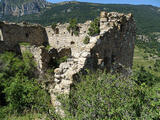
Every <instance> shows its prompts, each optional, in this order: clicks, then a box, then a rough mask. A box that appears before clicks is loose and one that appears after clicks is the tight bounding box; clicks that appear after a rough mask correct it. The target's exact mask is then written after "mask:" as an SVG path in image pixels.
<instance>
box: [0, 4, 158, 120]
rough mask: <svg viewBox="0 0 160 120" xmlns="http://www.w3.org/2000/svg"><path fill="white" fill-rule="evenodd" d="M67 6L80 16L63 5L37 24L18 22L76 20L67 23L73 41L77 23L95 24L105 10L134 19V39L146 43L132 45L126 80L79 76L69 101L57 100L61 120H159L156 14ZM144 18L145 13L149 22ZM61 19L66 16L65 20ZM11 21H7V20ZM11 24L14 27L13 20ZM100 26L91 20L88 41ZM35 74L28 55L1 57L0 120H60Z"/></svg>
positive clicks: (154, 11)
mask: <svg viewBox="0 0 160 120" xmlns="http://www.w3.org/2000/svg"><path fill="white" fill-rule="evenodd" d="M71 6H72V7H73V9H74V8H75V6H76V7H77V6H78V8H79V9H81V11H80V10H79V9H75V10H74V11H72V10H71V13H68V12H66V9H69V8H70V7H68V5H67V4H64V5H58V4H57V5H54V7H55V8H54V7H51V9H50V10H46V11H44V12H43V13H41V14H40V15H38V17H37V18H35V16H37V15H29V16H28V18H27V16H22V17H20V18H18V19H17V21H19V20H24V19H25V20H27V21H30V22H38V23H41V24H44V25H48V24H50V23H51V21H56V22H58V21H61V22H64V21H68V20H69V19H70V18H72V17H73V16H76V18H77V20H76V19H71V20H70V23H69V26H68V31H70V32H71V34H72V35H78V26H77V22H78V21H79V22H84V21H85V20H88V19H93V17H94V16H97V14H98V12H99V11H100V10H104V8H105V9H106V10H107V11H119V12H125V13H128V12H132V13H134V14H135V17H136V22H137V26H138V33H140V34H141V33H145V34H146V36H147V37H148V40H142V39H138V37H137V40H136V41H135V42H136V46H135V54H134V63H133V72H132V75H131V76H130V77H122V75H121V74H119V73H117V74H112V73H106V72H102V71H100V70H98V71H97V72H96V73H91V72H90V71H87V72H88V75H79V76H80V80H81V82H79V81H75V83H74V84H73V86H72V88H71V93H70V96H69V97H67V96H65V95H61V96H59V97H58V98H59V100H60V101H61V102H62V107H63V109H64V110H65V113H66V116H65V118H63V120H159V119H160V112H159V111H160V89H159V86H160V74H159V72H160V42H159V41H158V35H156V34H153V33H151V32H155V31H156V32H157V31H159V27H158V25H159V24H160V23H159V22H158V20H159V12H157V8H155V7H152V6H132V5H102V4H89V3H88V4H87V3H79V4H76V5H75V4H71ZM148 8H152V10H148ZM54 10H56V12H57V13H56V14H58V15H59V16H58V17H57V15H55V17H52V19H51V17H50V15H52V14H55V13H54V12H55V11H54ZM63 10H65V11H63ZM53 11H54V12H53ZM52 12H53V13H52ZM145 12H148V15H147V16H146V15H145ZM62 13H63V14H64V13H65V17H64V16H63V14H62ZM77 13H79V14H77ZM86 13H87V14H86ZM43 15H44V16H43ZM82 16H83V17H82ZM148 16H150V17H151V18H152V20H151V19H150V18H149V17H148ZM40 17H41V18H40ZM6 18H7V17H6ZM11 18H12V17H9V19H11ZM13 18H14V17H13ZM44 18H45V19H44ZM46 18H49V19H46ZM13 20H15V21H16V19H15V18H14V19H13ZM46 20H47V21H46ZM98 21H99V20H98V19H95V20H94V21H93V22H92V23H91V27H90V28H89V35H91V36H93V35H96V34H99V32H100V31H99V29H98V28H99V22H98ZM151 25H152V27H151ZM52 28H53V29H55V28H56V24H53V25H52ZM149 33H150V34H149ZM83 42H84V44H88V43H89V37H88V36H86V38H85V39H84V41H83ZM22 45H26V43H22ZM46 49H47V50H49V49H50V46H47V47H46ZM66 60H67V56H64V57H62V58H60V59H57V60H56V61H55V64H54V67H57V66H59V64H60V63H62V62H64V61H66ZM52 67H53V66H52ZM53 69H54V68H53ZM53 69H52V70H51V71H52V72H53ZM35 71H36V64H35V62H34V60H33V56H32V55H31V54H30V53H29V52H27V51H26V53H24V54H23V55H22V56H19V55H16V54H15V53H11V52H6V53H3V54H0V98H1V99H0V119H2V120H3V119H4V120H32V119H36V118H43V119H46V120H47V119H48V120H52V119H56V120H61V119H62V118H60V117H59V116H58V115H57V114H55V111H54V108H53V107H52V106H51V103H50V102H51V101H50V96H49V95H48V93H47V91H46V90H45V89H44V87H43V86H42V84H41V83H40V82H38V78H37V76H36V74H35ZM48 71H49V70H48ZM51 74H52V73H51Z"/></svg>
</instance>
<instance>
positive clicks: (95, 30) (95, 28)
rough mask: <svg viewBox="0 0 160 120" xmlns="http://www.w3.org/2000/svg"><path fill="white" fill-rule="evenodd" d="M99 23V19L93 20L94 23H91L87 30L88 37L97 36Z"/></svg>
mask: <svg viewBox="0 0 160 120" xmlns="http://www.w3.org/2000/svg"><path fill="white" fill-rule="evenodd" d="M99 27H100V21H99V18H96V19H94V21H92V22H91V24H90V28H89V29H88V31H89V32H88V35H90V36H94V35H98V34H99V33H100V28H99Z"/></svg>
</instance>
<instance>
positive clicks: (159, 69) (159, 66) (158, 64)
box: [154, 60, 160, 72]
mask: <svg viewBox="0 0 160 120" xmlns="http://www.w3.org/2000/svg"><path fill="white" fill-rule="evenodd" d="M154 70H155V71H156V72H160V60H156V62H155V64H154Z"/></svg>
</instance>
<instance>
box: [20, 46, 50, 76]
mask: <svg viewBox="0 0 160 120" xmlns="http://www.w3.org/2000/svg"><path fill="white" fill-rule="evenodd" d="M20 50H21V53H22V54H23V53H25V52H29V53H31V54H32V55H33V59H34V61H35V63H36V68H37V71H35V74H37V76H41V75H43V74H44V72H46V70H47V68H48V63H49V62H50V56H49V54H48V51H47V50H46V49H45V47H44V46H35V45H20Z"/></svg>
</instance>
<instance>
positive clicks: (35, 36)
mask: <svg viewBox="0 0 160 120" xmlns="http://www.w3.org/2000/svg"><path fill="white" fill-rule="evenodd" d="M0 31H1V32H0V33H1V38H3V39H1V40H0V46H1V48H0V52H3V51H4V50H11V51H13V50H15V51H17V50H18V46H19V43H22V42H26V43H30V44H31V45H36V46H40V45H45V44H47V43H48V37H47V34H46V31H45V29H44V28H43V27H41V26H40V25H29V24H25V23H24V24H23V23H21V24H15V23H5V22H0Z"/></svg>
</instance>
